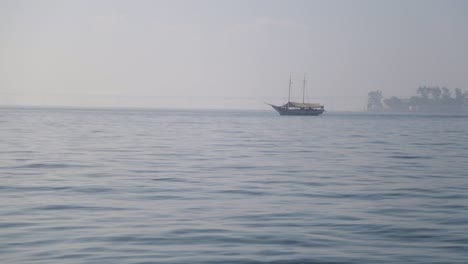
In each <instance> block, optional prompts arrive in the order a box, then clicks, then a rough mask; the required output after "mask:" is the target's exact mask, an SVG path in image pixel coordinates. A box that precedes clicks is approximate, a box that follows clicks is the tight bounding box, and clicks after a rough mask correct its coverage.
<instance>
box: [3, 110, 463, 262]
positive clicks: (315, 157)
mask: <svg viewBox="0 0 468 264" xmlns="http://www.w3.org/2000/svg"><path fill="white" fill-rule="evenodd" d="M0 263H468V117H467V116H450V115H443V116H434V115H417V116H410V115H370V114H349V113H326V114H324V115H323V116H319V117H285V116H278V115H277V114H276V113H275V112H273V110H272V111H264V112H248V111H238V112H236V111H221V112H220V111H169V110H79V109H74V110H73V109H68V110H66V109H13V108H10V109H6V108H4V109H0Z"/></svg>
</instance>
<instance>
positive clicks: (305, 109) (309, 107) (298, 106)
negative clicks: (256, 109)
mask: <svg viewBox="0 0 468 264" xmlns="http://www.w3.org/2000/svg"><path fill="white" fill-rule="evenodd" d="M291 85H292V81H291V76H289V93H288V102H287V103H286V104H284V105H283V106H276V105H272V104H268V105H270V106H271V107H273V109H275V110H276V111H277V112H278V113H279V114H280V115H306V116H317V115H320V114H323V112H325V109H324V107H325V106H324V105H321V104H316V103H306V102H304V95H305V86H306V79H305V76H304V81H303V86H302V103H298V102H291Z"/></svg>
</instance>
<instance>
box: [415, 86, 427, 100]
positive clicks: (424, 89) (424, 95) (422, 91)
mask: <svg viewBox="0 0 468 264" xmlns="http://www.w3.org/2000/svg"><path fill="white" fill-rule="evenodd" d="M416 93H417V94H418V95H420V96H421V97H422V98H424V99H429V93H430V88H429V87H426V86H421V87H419V88H418V90H416Z"/></svg>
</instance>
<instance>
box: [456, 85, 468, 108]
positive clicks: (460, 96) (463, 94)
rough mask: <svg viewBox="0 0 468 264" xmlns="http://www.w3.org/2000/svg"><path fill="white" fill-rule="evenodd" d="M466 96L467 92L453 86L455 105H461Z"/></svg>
mask: <svg viewBox="0 0 468 264" xmlns="http://www.w3.org/2000/svg"><path fill="white" fill-rule="evenodd" d="M467 97H468V92H466V91H465V92H462V90H461V89H460V88H455V103H456V104H457V105H462V104H464V103H465V100H466V99H467Z"/></svg>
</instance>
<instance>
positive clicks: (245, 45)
mask: <svg viewBox="0 0 468 264" xmlns="http://www.w3.org/2000/svg"><path fill="white" fill-rule="evenodd" d="M304 75H306V78H307V86H306V88H307V89H306V101H310V102H317V103H322V104H325V108H326V109H327V110H333V111H359V110H363V109H365V107H366V100H367V93H368V92H369V91H372V90H381V91H382V92H383V95H384V97H390V96H400V97H409V96H411V95H413V94H415V90H416V89H417V88H418V87H419V86H422V85H434V86H435V85H438V86H445V87H448V88H461V89H463V90H468V1H463V0H462V1H455V0H441V1H431V0H424V1H418V0H414V1H406V0H405V1H399V0H392V1H390V0H389V1H381V0H370V1H364V0H349V1H348V0H346V1H344V0H343V1H333V0H327V1H302V0H282V1H275V0H268V1H266V0H265V1H262V0H231V1H228V0H197V1H195V0H192V1H179V0H168V1H156V0H154V1H143V0H134V1H130V0H129V1H110V0H109V1H106V0H96V1H86V0H82V1H74V0H67V1H60V0H57V1H50V0H41V1H32V0H31V1H21V0H0V105H7V106H70V107H141V108H185V109H187V108H204V109H210V108H213V109H269V108H268V106H267V105H265V104H264V102H269V103H273V104H282V103H285V102H286V101H287V97H288V80H289V76H292V80H293V87H292V98H293V99H294V100H296V101H300V100H302V99H301V95H302V79H303V78H304Z"/></svg>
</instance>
